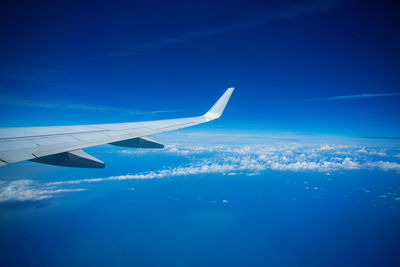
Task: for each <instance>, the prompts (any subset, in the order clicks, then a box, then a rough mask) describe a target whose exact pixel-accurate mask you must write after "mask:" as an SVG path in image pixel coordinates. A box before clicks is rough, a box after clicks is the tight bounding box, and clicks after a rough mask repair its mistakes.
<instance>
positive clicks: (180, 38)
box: [110, 0, 333, 56]
mask: <svg viewBox="0 0 400 267" xmlns="http://www.w3.org/2000/svg"><path fill="white" fill-rule="evenodd" d="M332 6H333V0H325V1H314V2H313V3H311V4H310V3H309V4H302V5H291V6H290V7H287V8H285V9H282V10H280V11H278V12H275V13H272V14H268V15H265V16H262V17H258V18H255V19H250V20H247V21H241V22H239V23H235V24H231V25H224V26H220V27H216V28H212V29H207V30H196V31H190V32H186V33H183V34H181V35H177V36H173V37H167V38H158V39H154V40H151V41H148V42H142V43H138V44H136V45H134V46H132V47H129V48H127V49H124V50H119V51H115V52H113V53H111V54H110V56H129V55H135V54H143V53H146V52H148V51H151V50H154V49H160V48H163V47H166V46H170V45H174V44H179V43H183V42H187V41H190V40H192V39H196V38H201V37H208V36H214V35H218V34H223V33H227V32H232V31H237V30H245V29H249V28H254V27H257V26H261V25H265V24H268V23H270V22H273V21H277V20H283V19H290V18H294V17H298V16H302V15H307V14H312V13H317V12H323V11H327V10H329V9H330V8H332Z"/></svg>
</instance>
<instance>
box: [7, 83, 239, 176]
mask: <svg viewBox="0 0 400 267" xmlns="http://www.w3.org/2000/svg"><path fill="white" fill-rule="evenodd" d="M233 89H234V88H228V89H227V90H226V91H225V93H224V94H223V95H222V96H221V97H220V98H219V99H218V101H217V102H216V103H215V104H214V105H213V106H212V108H211V109H210V110H209V111H208V112H207V113H205V114H204V115H202V116H198V117H189V118H181V119H170V120H158V121H143V122H127V123H113V124H92V125H76V126H50V127H14V128H0V166H3V165H6V164H9V163H15V162H19V161H24V160H31V161H34V162H39V163H45V164H51V165H58V166H67V167H82V168H104V166H105V165H104V162H102V161H100V160H99V159H96V158H95V157H93V156H91V155H89V154H87V153H85V152H84V151H83V150H82V149H83V148H86V147H91V146H97V145H103V144H111V145H116V146H122V147H131V148H163V147H164V146H163V145H162V144H159V143H157V142H156V141H153V140H151V139H149V138H147V137H146V136H148V135H152V134H157V133H162V132H168V131H173V130H177V129H181V128H186V127H190V126H193V125H197V124H200V123H205V122H208V121H212V120H215V119H218V118H219V117H220V116H221V115H222V112H223V111H224V109H225V106H226V104H227V103H228V100H229V98H230V96H231V94H232V92H233Z"/></svg>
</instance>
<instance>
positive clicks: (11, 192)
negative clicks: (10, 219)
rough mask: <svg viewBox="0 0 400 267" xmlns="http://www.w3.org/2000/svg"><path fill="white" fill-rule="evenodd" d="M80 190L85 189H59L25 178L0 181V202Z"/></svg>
mask: <svg viewBox="0 0 400 267" xmlns="http://www.w3.org/2000/svg"><path fill="white" fill-rule="evenodd" d="M80 191H85V189H82V188H73V189H64V188H62V189H60V188H55V187H52V186H49V185H42V184H39V183H35V182H34V181H32V180H25V179H23V180H16V181H10V182H5V181H3V182H1V183H0V202H9V201H38V200H43V199H49V198H51V197H53V196H54V195H55V194H60V193H66V192H80Z"/></svg>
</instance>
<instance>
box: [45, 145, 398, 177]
mask: <svg viewBox="0 0 400 267" xmlns="http://www.w3.org/2000/svg"><path fill="white" fill-rule="evenodd" d="M120 153H122V154H125V155H129V154H132V155H137V154H143V153H161V154H165V153H173V154H177V155H181V156H183V157H192V158H193V162H192V163H191V164H189V165H188V166H179V167H174V168H167V169H162V170H156V171H150V172H145V173H140V174H127V175H119V176H110V177H104V178H90V179H81V180H70V181H60V182H53V183H50V185H64V184H81V183H96V182H104V181H118V180H134V179H157V178H158V179H160V178H166V177H175V176H188V175H199V174H224V175H236V174H244V175H260V174H262V172H263V171H266V170H274V171H294V172H301V171H313V172H320V173H330V172H337V171H350V170H381V171H395V172H400V163H399V161H398V157H397V154H393V156H391V155H389V154H388V153H387V151H386V150H385V149H379V148H367V147H362V146H356V145H331V144H321V145H309V144H298V143H292V144H282V145H219V146H182V145H181V146H180V145H170V146H167V147H166V149H165V150H162V151H159V152H157V151H149V150H121V151H120ZM193 155H195V156H196V157H193Z"/></svg>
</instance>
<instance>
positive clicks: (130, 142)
mask: <svg viewBox="0 0 400 267" xmlns="http://www.w3.org/2000/svg"><path fill="white" fill-rule="evenodd" d="M110 145H113V146H121V147H129V148H164V145H163V144H160V143H158V142H156V141H154V140H152V139H150V138H146V137H137V138H132V139H127V140H122V141H118V142H113V143H110Z"/></svg>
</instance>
